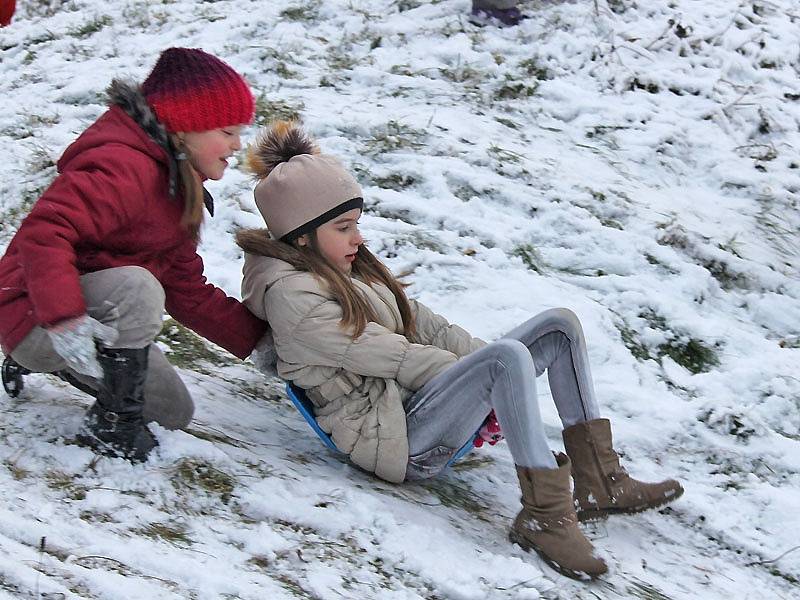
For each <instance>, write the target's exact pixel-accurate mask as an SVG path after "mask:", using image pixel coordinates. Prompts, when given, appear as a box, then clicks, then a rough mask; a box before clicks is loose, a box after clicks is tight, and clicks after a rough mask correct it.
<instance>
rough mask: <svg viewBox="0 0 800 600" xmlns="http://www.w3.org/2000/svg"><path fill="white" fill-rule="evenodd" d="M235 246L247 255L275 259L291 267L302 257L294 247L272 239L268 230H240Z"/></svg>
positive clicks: (237, 233)
mask: <svg viewBox="0 0 800 600" xmlns="http://www.w3.org/2000/svg"><path fill="white" fill-rule="evenodd" d="M236 244H237V245H238V246H239V247H240V248H241V249H242V250H244V251H245V252H247V253H249V254H255V255H257V256H266V257H269V258H277V259H278V260H282V261H284V262H287V263H289V264H290V265H292V266H297V265H298V264H299V263H300V257H301V256H302V255H301V254H300V251H299V250H298V249H297V248H295V247H294V246H291V245H289V244H287V243H286V242H280V241H278V240H275V239H273V238H272V236H271V235H270V233H269V230H268V229H240V230H239V231H237V232H236Z"/></svg>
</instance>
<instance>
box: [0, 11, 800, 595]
mask: <svg viewBox="0 0 800 600" xmlns="http://www.w3.org/2000/svg"><path fill="white" fill-rule="evenodd" d="M468 5H469V3H468V2H467V1H466V0H441V1H437V0H432V1H423V0H395V1H389V0H369V1H368V0H326V1H324V2H323V1H320V0H304V1H303V0H301V1H293V2H286V1H280V0H276V1H275V2H257V1H248V0H222V1H217V2H213V1H209V2H190V1H188V0H164V2H159V3H155V2H144V1H141V0H136V1H127V2H126V1H121V2H99V1H96V0H76V1H67V2H61V1H60V0H49V1H44V0H36V1H31V2H20V3H19V7H18V14H17V17H16V20H15V22H14V23H13V24H12V26H11V27H9V28H6V29H3V30H0V60H1V61H2V63H1V66H0V69H2V77H0V98H2V107H3V110H2V111H0V151H2V156H3V161H2V164H0V215H2V226H0V249H3V248H4V247H5V245H6V244H7V243H8V241H9V239H10V237H11V235H12V234H13V232H14V230H15V227H16V226H17V225H18V223H19V221H20V219H21V218H22V216H24V214H25V211H26V210H27V209H28V208H29V207H30V205H31V203H32V202H33V201H35V199H36V198H37V197H38V194H39V193H40V192H41V190H42V189H43V188H44V187H45V186H46V185H47V184H48V182H49V181H50V180H51V179H52V177H53V175H54V168H53V163H54V160H55V159H57V157H58V156H59V154H60V153H61V151H62V150H63V149H64V148H65V147H66V146H67V144H68V143H69V142H70V141H71V140H73V139H74V138H75V137H76V135H77V134H78V133H79V132H80V131H81V130H82V129H83V128H84V127H85V126H86V125H87V124H89V123H90V122H91V121H92V120H93V119H94V118H96V117H97V116H98V115H99V114H100V113H101V112H102V111H103V109H104V108H103V94H102V92H103V90H104V89H105V87H106V85H107V84H108V82H109V81H110V80H111V78H112V77H117V76H121V75H123V76H129V77H130V78H132V79H135V80H141V79H142V78H143V77H144V76H145V75H146V73H147V72H148V69H149V68H150V67H151V66H152V64H153V63H154V61H155V59H156V57H157V55H158V53H159V52H160V51H161V50H162V49H163V48H165V47H168V46H172V45H181V46H193V47H202V48H204V49H206V50H207V51H210V52H212V53H216V54H218V55H220V56H221V57H223V58H224V59H225V60H226V61H228V62H229V63H230V64H232V65H233V66H234V67H236V68H237V69H239V70H240V71H241V72H243V73H245V74H246V76H247V78H248V80H249V81H250V82H251V83H252V84H253V88H254V89H255V90H256V93H257V96H258V98H259V101H258V120H259V122H260V123H266V122H268V121H269V120H270V119H272V118H276V117H289V116H299V117H300V118H302V120H303V121H304V123H305V124H306V126H307V127H308V128H309V129H310V130H311V132H313V133H314V134H315V135H316V136H317V137H318V139H319V140H320V143H321V145H322V147H323V148H324V149H325V150H326V151H328V152H332V153H335V154H338V155H339V156H340V157H342V159H343V160H344V161H345V162H346V163H347V164H348V165H349V166H350V167H351V168H352V169H353V170H354V172H355V173H356V174H357V176H358V177H359V179H360V181H361V182H362V184H363V185H364V186H365V192H366V194H367V204H368V207H369V212H368V214H367V215H365V217H364V218H363V219H362V224H363V228H364V230H365V232H366V235H367V237H368V239H369V242H370V245H371V247H372V248H373V249H374V250H377V251H378V252H379V253H380V254H381V255H382V256H383V257H385V258H386V259H387V260H388V262H389V264H390V265H391V267H392V268H393V269H394V270H395V271H396V272H409V273H410V275H409V277H408V280H409V281H410V282H412V283H413V286H412V287H411V288H410V289H409V291H410V293H411V294H412V295H414V296H415V297H418V298H420V299H422V300H423V301H424V302H426V303H427V304H429V305H430V306H431V307H433V308H434V309H435V310H437V311H438V312H440V313H442V314H444V315H446V316H448V317H449V318H450V319H451V320H453V321H455V322H458V323H459V324H461V325H463V326H465V327H467V328H468V329H470V330H471V331H473V332H474V333H475V334H477V335H480V336H481V337H484V338H486V339H492V338H495V337H498V336H500V335H501V334H502V333H503V332H505V331H506V330H508V329H510V328H511V327H513V326H514V325H516V324H517V323H519V322H520V321H522V320H524V319H525V318H526V317H527V316H530V315H532V314H533V313H535V312H537V311H539V310H541V309H543V308H546V307H551V306H566V307H569V308H571V309H573V310H574V311H575V312H576V313H577V314H578V315H579V316H580V318H581V320H582V321H583V324H584V327H585V330H586V334H587V338H588V342H589V346H590V356H591V359H592V368H593V375H594V378H595V381H596V385H597V389H598V396H599V397H600V401H601V403H602V406H603V408H604V410H605V412H606V414H607V415H608V416H609V417H610V418H611V419H612V422H613V424H614V427H615V432H616V438H617V445H618V447H619V449H620V450H621V451H622V452H623V453H624V456H625V460H626V464H627V465H628V467H629V470H630V471H631V472H632V473H633V474H634V475H636V476H640V477H641V478H656V477H663V476H668V475H672V476H676V477H678V478H680V479H681V480H682V481H683V482H684V484H685V487H686V494H685V495H684V497H683V498H682V499H680V500H679V501H678V502H677V503H675V504H674V505H673V506H671V507H669V508H667V509H665V510H662V511H660V513H659V512H653V513H645V514H643V515H639V516H635V517H627V518H622V517H620V518H614V519H610V520H608V521H607V522H605V523H603V524H600V525H595V526H590V527H589V528H588V529H587V535H589V536H590V537H591V538H592V540H593V541H594V543H595V545H596V546H597V547H598V548H599V549H600V551H601V552H602V553H603V555H604V556H605V557H606V559H607V560H608V562H609V563H610V565H611V567H612V571H611V573H610V574H609V575H608V576H607V577H605V578H604V579H603V580H602V581H600V582H597V583H594V584H590V585H586V584H581V583H577V582H573V581H570V580H566V579H565V578H563V577H560V576H558V575H556V574H555V573H554V572H553V571H551V570H550V569H548V568H547V567H546V566H544V565H543V564H542V563H541V562H540V561H538V559H536V558H535V557H534V556H530V555H527V554H525V553H524V552H521V551H520V550H519V548H517V547H514V546H512V545H511V544H510V543H509V542H507V541H506V537H505V536H506V532H507V527H508V524H509V522H510V519H511V518H512V517H513V515H514V514H515V512H516V510H517V506H518V500H517V498H518V489H517V487H516V483H515V475H514V469H513V463H512V462H511V460H510V457H509V455H508V452H507V449H506V448H505V445H504V444H501V445H499V446H497V447H494V448H488V449H486V448H484V449H481V450H476V451H475V452H474V453H472V454H471V455H470V457H469V458H468V459H467V460H464V461H462V462H461V463H460V464H459V465H458V468H457V469H455V470H454V471H452V472H450V473H448V474H447V475H445V476H443V477H441V478H439V479H437V480H435V481H432V482H428V483H425V484H420V485H404V486H394V485H389V484H386V483H382V482H380V481H378V480H376V479H375V478H373V477H370V476H367V475H365V474H362V473H360V472H358V471H356V470H355V469H353V468H352V467H350V466H348V465H347V464H346V463H344V462H342V461H340V460H339V459H338V458H337V457H335V456H333V455H331V454H329V453H328V452H327V451H326V450H325V449H324V448H323V447H322V445H321V444H320V443H319V442H317V440H316V439H315V438H313V437H312V434H311V432H310V430H309V429H308V428H307V426H306V425H305V424H304V423H303V422H302V420H301V419H300V417H299V416H298V415H297V414H296V412H295V411H294V409H293V408H292V407H291V405H290V404H289V403H288V401H287V400H286V399H285V397H284V396H283V393H282V390H281V386H280V382H278V381H268V380H265V379H264V378H263V377H261V376H260V375H259V374H258V373H257V372H255V370H254V369H253V368H252V367H251V365H249V364H247V363H241V362H239V361H237V360H236V359H233V358H232V357H230V356H229V355H227V354H225V353H224V352H222V351H220V350H219V349H215V348H211V347H207V346H206V345H204V344H203V343H202V342H200V341H199V340H198V339H197V338H195V337H193V336H192V335H191V334H190V333H188V332H185V331H183V330H181V329H180V328H178V327H176V326H175V325H174V324H168V326H167V327H166V328H165V334H164V335H163V336H162V340H161V343H162V344H163V345H164V347H165V348H169V349H171V351H172V354H171V355H172V357H173V358H174V359H175V361H176V362H177V363H178V364H179V365H180V366H181V368H182V375H183V376H184V377H185V379H186V380H187V382H188V383H189V385H190V387H191V390H192V392H193V394H194V396H195V399H196V401H197V405H198V410H197V418H196V421H195V423H194V424H193V425H192V427H191V428H190V429H189V431H186V432H167V431H164V430H159V431H158V435H159V438H160V440H161V448H160V451H159V453H158V454H157V455H156V456H154V457H153V458H152V459H151V460H150V461H149V462H148V463H146V464H145V465H138V466H131V465H129V464H127V463H125V462H123V461H120V460H110V459H105V458H104V459H99V460H98V459H96V458H95V457H94V456H93V455H92V454H91V453H90V452H89V451H87V450H85V449H82V448H79V447H77V446H75V445H74V444H72V443H71V438H72V437H73V436H74V433H75V430H76V429H77V427H78V425H79V423H80V420H81V418H82V414H83V410H84V408H85V407H86V406H88V404H89V398H88V397H87V396H85V395H83V394H81V393H80V392H77V391H75V390H72V389H71V388H69V387H66V386H65V385H64V384H62V383H61V382H59V381H58V380H56V379H54V378H51V377H48V376H43V375H33V376H30V377H29V378H28V379H27V389H26V392H25V394H24V396H23V397H21V398H19V399H16V400H11V399H9V398H6V397H3V398H0V598H4V597H8V598H50V599H53V598H70V599H72V598H102V599H117V598H119V599H122V598H132V599H144V598H147V599H151V598H170V599H171V598H197V599H212V598H213V599H217V598H242V599H244V598H247V599H251V598H252V599H255V598H293V597H301V598H326V599H327V598H354V599H360V598H397V599H401V598H402V599H407V598H408V599H410V598H438V599H444V598H447V599H451V598H453V599H471V598H476V599H477V598H539V597H541V598H564V599H571V598H609V599H610V598H645V599H650V600H655V599H658V600H663V599H675V600H677V599H682V598H712V599H713V598H725V599H730V598H753V599H756V598H758V599H761V598H795V597H798V596H800V548H798V547H797V544H798V541H797V540H798V533H800V516H798V515H800V512H799V511H798V510H797V507H798V503H799V502H800V500H798V499H799V498H800V375H798V371H799V370H800V369H798V367H799V366H800V234H798V231H799V230H800V210H799V209H798V190H799V189H800V156H798V151H797V149H798V147H800V80H798V62H800V8H798V6H797V3H796V2H795V1H794V0H769V1H766V0H742V1H740V2H730V1H729V0H703V1H702V2H701V1H697V0H671V1H669V2H667V1H663V0H653V1H649V2H634V1H633V0H613V1H612V0H594V1H588V0H585V1H581V2H575V3H555V2H523V3H522V7H523V8H524V9H525V10H526V11H527V12H528V13H529V14H531V15H532V18H531V19H529V20H527V21H525V22H524V23H523V24H522V25H521V26H519V27H516V28H513V29H503V30H498V29H493V28H485V29H478V28H476V27H474V26H473V25H471V24H469V23H468V22H467V20H466V18H465V15H466V13H467V11H468ZM255 131H256V129H255V128H252V129H251V130H249V131H248V132H247V133H248V136H251V135H252V134H254V133H255ZM210 188H211V190H212V192H213V193H214V195H215V197H216V199H217V204H218V210H217V217H215V218H214V219H212V220H210V221H209V223H208V225H207V227H206V229H205V231H204V241H203V245H202V248H201V250H202V254H203V256H204V258H205V261H206V268H207V274H208V275H209V278H210V279H211V280H212V281H214V282H215V283H218V284H220V285H221V286H222V287H224V288H225V289H226V290H227V291H228V292H229V293H231V294H234V295H236V294H237V293H238V288H239V280H240V267H241V255H240V253H239V251H238V250H237V248H236V247H235V245H234V243H233V238H232V232H233V231H234V230H235V229H236V228H238V227H242V226H260V224H261V219H260V217H259V216H258V213H257V211H256V210H255V206H254V204H253V201H252V198H251V183H250V181H249V179H248V177H247V175H246V174H245V173H243V172H242V171H241V170H239V169H238V167H236V166H235V165H234V168H233V169H230V170H229V172H228V173H227V174H226V175H225V177H224V178H223V180H222V181H221V182H218V183H214V184H212V185H211V186H210ZM540 384H541V385H540V394H539V395H540V400H541V402H542V406H543V412H544V416H545V419H546V422H547V426H548V433H549V435H550V438H551V442H552V447H553V448H559V447H561V441H560V434H559V430H560V427H559V421H558V417H557V415H556V413H555V410H554V409H553V407H552V402H551V401H550V398H549V391H548V389H547V383H546V380H545V378H542V379H541V380H540Z"/></svg>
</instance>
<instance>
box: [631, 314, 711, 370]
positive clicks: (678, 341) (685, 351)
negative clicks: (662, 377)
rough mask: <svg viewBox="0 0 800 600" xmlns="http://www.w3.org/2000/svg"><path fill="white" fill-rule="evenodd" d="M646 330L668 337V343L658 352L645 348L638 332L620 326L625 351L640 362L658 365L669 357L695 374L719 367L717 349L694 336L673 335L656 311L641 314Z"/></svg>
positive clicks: (657, 347)
mask: <svg viewBox="0 0 800 600" xmlns="http://www.w3.org/2000/svg"><path fill="white" fill-rule="evenodd" d="M638 317H639V318H641V319H644V320H645V322H646V324H647V326H649V327H650V328H652V329H655V330H657V331H661V332H662V333H664V334H665V337H666V341H665V342H663V343H661V344H659V345H658V346H656V347H655V348H650V347H649V346H647V345H645V344H643V343H642V342H641V340H640V338H639V335H638V334H637V332H636V331H635V330H634V329H633V328H631V327H630V326H628V325H618V329H619V332H620V336H621V337H622V342H623V343H624V344H625V347H626V348H627V349H628V350H629V351H630V353H631V354H632V355H633V356H634V358H636V359H637V360H649V359H652V360H655V361H657V362H658V363H659V364H660V363H661V360H662V359H663V358H664V357H665V356H668V357H669V358H671V359H672V360H674V361H675V362H676V363H678V364H679V365H681V366H682V367H684V368H685V369H687V370H688V371H689V372H691V373H692V374H695V375H697V374H698V373H706V372H708V371H710V370H711V369H712V368H713V367H717V366H719V364H720V360H719V355H718V345H717V344H714V345H708V344H706V343H705V342H704V341H703V340H700V339H698V338H696V337H693V336H691V335H688V334H685V333H683V332H680V331H674V330H673V329H671V328H670V327H669V326H668V325H667V321H666V319H665V318H664V317H662V316H661V315H658V314H657V313H656V312H655V311H652V310H648V311H645V312H642V313H639V315H638Z"/></svg>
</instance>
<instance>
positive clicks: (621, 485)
mask: <svg viewBox="0 0 800 600" xmlns="http://www.w3.org/2000/svg"><path fill="white" fill-rule="evenodd" d="M562 435H563V437H564V446H565V447H566V450H567V454H568V455H569V457H570V458H571V459H572V477H573V479H574V480H575V492H574V494H575V504H576V506H577V512H578V519H579V520H581V521H592V520H595V519H604V518H606V517H607V516H608V515H614V514H631V513H637V512H641V511H643V510H647V509H648V508H655V507H657V506H661V505H663V504H667V503H668V502H672V501H673V500H676V499H678V498H680V497H681V494H683V486H681V484H680V483H678V482H677V481H675V480H674V479H666V480H664V481H660V482H658V483H644V482H641V481H637V480H636V479H633V478H632V477H631V476H630V475H628V473H627V471H625V469H624V468H623V467H622V466H620V464H619V456H618V455H617V453H616V452H615V451H614V447H613V444H612V440H611V424H610V423H609V421H608V419H593V420H592V421H587V422H585V423H578V424H577V425H573V426H571V427H567V428H566V429H565V430H564V431H563V433H562Z"/></svg>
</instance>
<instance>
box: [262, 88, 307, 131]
mask: <svg viewBox="0 0 800 600" xmlns="http://www.w3.org/2000/svg"><path fill="white" fill-rule="evenodd" d="M303 109H305V106H304V105H303V104H302V103H299V104H290V103H288V102H284V101H282V100H275V101H274V102H273V101H271V100H268V99H267V97H266V95H265V94H261V95H260V96H259V97H258V98H256V116H255V122H256V125H258V126H260V127H263V126H265V125H269V124H270V123H272V122H273V121H299V120H300V117H301V114H302V112H303Z"/></svg>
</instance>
